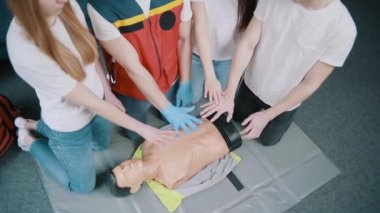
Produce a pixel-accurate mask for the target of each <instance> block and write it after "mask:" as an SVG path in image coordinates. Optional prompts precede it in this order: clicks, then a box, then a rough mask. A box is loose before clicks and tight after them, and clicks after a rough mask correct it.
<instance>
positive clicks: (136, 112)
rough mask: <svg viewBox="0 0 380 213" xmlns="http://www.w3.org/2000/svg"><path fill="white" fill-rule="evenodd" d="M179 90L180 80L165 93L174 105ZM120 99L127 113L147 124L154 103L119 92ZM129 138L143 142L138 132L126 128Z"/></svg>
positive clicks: (125, 132)
mask: <svg viewBox="0 0 380 213" xmlns="http://www.w3.org/2000/svg"><path fill="white" fill-rule="evenodd" d="M177 90H178V81H177V82H176V83H175V84H174V85H173V86H172V87H171V88H170V89H169V91H168V92H167V93H166V94H165V96H166V98H167V99H168V100H169V101H170V102H171V103H172V104H173V105H174V104H175V98H176V94H177ZM117 96H118V98H119V100H120V101H121V102H122V103H123V105H124V107H125V109H126V113H127V114H128V115H129V116H131V117H132V118H134V119H136V120H138V121H140V122H142V123H144V124H146V123H147V112H148V110H149V109H150V107H151V106H152V104H151V103H150V102H149V101H147V100H137V99H134V98H131V97H128V96H125V95H121V94H117ZM123 133H124V134H125V135H126V136H127V137H128V138H129V139H131V140H132V141H134V142H142V141H141V140H142V137H141V136H140V135H138V134H137V133H136V132H133V131H131V130H129V129H125V130H124V132H123Z"/></svg>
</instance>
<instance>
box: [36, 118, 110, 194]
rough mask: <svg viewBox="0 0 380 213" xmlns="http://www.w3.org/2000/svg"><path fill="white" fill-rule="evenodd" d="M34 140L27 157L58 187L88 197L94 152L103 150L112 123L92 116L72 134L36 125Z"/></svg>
mask: <svg viewBox="0 0 380 213" xmlns="http://www.w3.org/2000/svg"><path fill="white" fill-rule="evenodd" d="M36 132H37V133H39V134H40V135H41V136H42V137H41V138H38V139H36V140H35V141H34V142H33V143H32V145H31V147H30V153H31V154H32V156H33V157H34V159H36V160H37V162H38V163H39V164H40V165H41V166H42V167H43V168H44V170H45V171H46V172H47V173H48V174H49V175H50V176H51V177H52V178H53V179H54V180H56V181H57V182H58V183H59V184H60V185H62V186H64V187H65V188H67V189H68V190H70V191H73V192H77V193H82V194H83V193H89V192H91V191H92V190H93V189H94V187H95V180H96V171H95V164H94V160H93V151H94V150H102V149H105V148H106V147H107V146H108V144H109V142H110V132H111V123H110V122H109V121H107V120H105V119H104V118H102V117H100V116H95V117H94V118H93V119H92V120H91V122H90V123H89V124H87V125H86V126H85V127H83V128H81V129H79V130H77V131H73V132H60V131H55V130H53V129H51V128H49V127H48V126H47V125H46V124H45V122H44V121H43V120H39V121H38V123H37V129H36Z"/></svg>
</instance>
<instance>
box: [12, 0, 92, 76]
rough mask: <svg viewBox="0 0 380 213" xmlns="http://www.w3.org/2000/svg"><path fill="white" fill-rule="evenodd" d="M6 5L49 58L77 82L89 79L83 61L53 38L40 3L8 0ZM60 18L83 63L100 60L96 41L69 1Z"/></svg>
mask: <svg viewBox="0 0 380 213" xmlns="http://www.w3.org/2000/svg"><path fill="white" fill-rule="evenodd" d="M7 3H8V6H9V8H10V9H11V11H12V12H13V14H14V16H15V17H16V19H17V21H18V22H19V23H20V24H21V26H22V27H23V28H24V29H25V31H26V32H27V33H28V35H29V36H30V37H31V39H32V40H33V41H34V42H35V43H36V45H37V46H38V47H39V48H40V49H41V50H42V51H43V52H44V53H45V54H46V55H48V56H50V57H51V58H52V59H53V60H54V61H56V62H57V63H58V64H59V65H60V66H61V68H62V69H63V70H64V71H65V72H66V73H68V74H69V75H70V76H72V77H73V78H74V79H76V80H78V81H82V80H83V79H84V78H85V77H86V73H85V72H84V70H83V65H82V64H81V62H80V60H78V58H77V57H76V56H75V55H74V54H73V53H72V52H71V51H70V50H69V49H68V48H67V47H65V46H64V45H63V44H62V43H61V42H59V41H58V40H57V39H56V38H55V37H54V36H53V33H52V32H51V31H50V27H49V25H48V23H47V21H46V18H45V17H44V16H43V14H42V11H41V9H40V5H39V2H38V0H8V1H7ZM59 18H60V19H61V20H62V22H63V23H64V26H65V28H66V30H67V32H68V33H69V35H70V37H71V40H72V41H73V43H74V44H75V47H76V48H77V50H78V52H79V54H80V56H81V58H82V62H83V64H90V63H92V62H94V61H95V59H96V58H97V57H98V52H97V49H96V42H95V39H94V37H93V36H92V35H91V33H90V32H89V31H88V30H87V29H86V28H85V27H84V26H83V25H82V24H81V23H80V22H79V20H78V18H77V17H76V15H75V13H74V11H73V9H72V7H71V5H70V2H67V3H66V4H65V6H64V8H63V10H62V12H61V14H60V15H59Z"/></svg>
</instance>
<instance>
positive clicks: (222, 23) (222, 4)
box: [191, 0, 238, 60]
mask: <svg viewBox="0 0 380 213" xmlns="http://www.w3.org/2000/svg"><path fill="white" fill-rule="evenodd" d="M191 1H192V2H204V4H205V9H206V12H207V19H208V25H209V38H210V49H211V57H212V59H213V60H228V59H231V58H232V55H233V53H234V50H235V46H236V39H235V37H236V36H235V29H236V25H237V21H238V20H237V13H238V1H237V0H191ZM193 52H194V53H196V54H197V55H199V49H198V47H197V44H196V41H195V40H194V46H193Z"/></svg>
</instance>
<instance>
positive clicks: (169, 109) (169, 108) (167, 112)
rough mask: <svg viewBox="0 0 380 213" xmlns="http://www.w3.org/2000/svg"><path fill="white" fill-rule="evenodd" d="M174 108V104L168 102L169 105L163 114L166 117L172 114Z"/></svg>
mask: <svg viewBox="0 0 380 213" xmlns="http://www.w3.org/2000/svg"><path fill="white" fill-rule="evenodd" d="M173 107H174V106H173V104H171V103H170V102H168V104H167V105H166V106H165V107H164V108H163V109H162V110H161V113H162V114H163V115H164V116H165V117H166V116H167V115H168V114H169V113H170V111H171V110H172V108H173Z"/></svg>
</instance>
